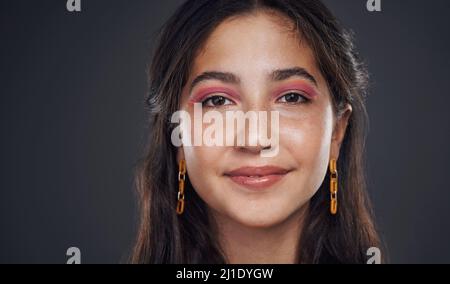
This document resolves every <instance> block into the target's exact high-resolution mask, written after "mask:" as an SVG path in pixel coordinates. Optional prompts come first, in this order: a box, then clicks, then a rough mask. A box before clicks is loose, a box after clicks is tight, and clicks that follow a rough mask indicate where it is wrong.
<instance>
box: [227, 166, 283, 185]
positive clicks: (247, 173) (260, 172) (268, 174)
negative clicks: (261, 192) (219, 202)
mask: <svg viewBox="0 0 450 284" xmlns="http://www.w3.org/2000/svg"><path fill="white" fill-rule="evenodd" d="M287 173H289V170H286V169H283V168H280V167H275V166H265V167H242V168H238V169H236V170H232V171H230V172H227V173H225V176H227V177H229V178H230V179H231V180H232V181H233V182H235V183H237V184H239V185H242V186H245V187H247V188H250V189H264V188H267V187H270V186H271V185H273V184H275V183H276V182H278V181H279V180H281V179H282V178H284V177H285V176H286V174H287Z"/></svg>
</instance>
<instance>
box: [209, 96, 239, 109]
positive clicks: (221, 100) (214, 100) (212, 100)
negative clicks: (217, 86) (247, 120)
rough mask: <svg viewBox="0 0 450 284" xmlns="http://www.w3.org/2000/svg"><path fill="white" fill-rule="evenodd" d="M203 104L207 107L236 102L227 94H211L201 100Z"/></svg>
mask: <svg viewBox="0 0 450 284" xmlns="http://www.w3.org/2000/svg"><path fill="white" fill-rule="evenodd" d="M201 103H202V105H203V106H207V107H219V106H227V105H230V104H234V102H233V101H232V100H230V99H228V98H227V97H225V96H220V95H213V96H209V97H207V98H205V99H203V100H202V101H201Z"/></svg>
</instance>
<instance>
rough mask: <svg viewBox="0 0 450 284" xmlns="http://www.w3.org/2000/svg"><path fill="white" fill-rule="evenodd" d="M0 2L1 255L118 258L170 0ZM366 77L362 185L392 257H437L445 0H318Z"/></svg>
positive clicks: (445, 115) (446, 213)
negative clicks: (351, 44) (149, 79)
mask: <svg viewBox="0 0 450 284" xmlns="http://www.w3.org/2000/svg"><path fill="white" fill-rule="evenodd" d="M162 2H163V1H158V2H156V1H143V0H139V1H137V0H134V1H125V0H121V1H111V0H108V1H106V0H102V1H100V0H89V1H87V0H82V9H83V10H82V12H81V13H69V12H67V11H66V0H42V1H31V0H30V1H25V0H14V1H13V0H2V1H1V4H0V13H1V17H0V30H1V33H0V36H1V37H0V49H1V52H0V56H1V61H0V62H1V65H0V66H1V69H0V70H1V71H0V94H1V102H0V108H1V109H0V116H1V118H0V123H1V126H0V131H1V140H0V141H1V142H0V143H1V147H0V190H1V191H0V230H1V231H0V263H65V261H66V255H65V253H66V249H67V248H68V247H70V246H77V247H79V248H80V249H81V253H82V259H81V261H82V262H83V263H117V262H124V261H125V260H126V259H127V255H128V252H129V249H130V247H131V244H132V241H133V236H134V231H135V222H136V214H135V212H136V206H135V195H134V192H133V187H132V185H133V167H134V164H135V162H136V160H137V159H138V157H139V156H140V153H141V149H142V146H143V144H144V142H145V111H144V105H143V101H144V97H145V92H146V73H145V68H146V65H147V63H148V61H149V59H150V57H149V53H150V48H151V46H152V44H153V39H154V36H155V33H156V31H157V29H158V27H159V26H161V24H162V23H163V22H164V21H165V20H166V19H167V18H168V17H169V15H170V14H171V13H172V12H173V10H174V9H175V7H176V6H178V5H179V4H180V3H181V1H174V0H171V1H167V0H165V1H164V3H162ZM326 3H327V4H329V6H330V8H332V10H333V11H334V12H335V13H336V14H337V16H338V17H339V18H340V19H341V20H342V22H343V23H344V24H345V25H346V26H347V27H349V28H352V29H353V30H354V31H355V33H356V38H357V45H358V46H359V49H360V52H361V54H362V55H363V56H364V58H365V59H366V61H367V62H368V64H369V68H370V71H371V75H372V88H371V95H370V97H369V100H368V109H369V114H370V119H371V124H370V132H369V140H368V174H369V177H368V178H369V190H370V194H371V196H372V198H373V202H374V206H375V211H376V215H377V220H378V223H379V225H380V228H381V232H382V234H383V235H384V237H385V240H386V242H387V245H388V248H389V255H390V259H391V261H392V262H394V263H441V262H446V263H450V228H449V227H450V222H449V220H448V218H450V203H449V201H450V187H449V180H448V179H449V178H450V175H449V172H448V171H449V166H448V165H449V162H450V161H449V157H450V155H449V142H450V141H449V133H450V132H449V119H450V112H449V111H448V109H449V104H450V96H449V95H450V94H449V91H448V84H449V81H450V79H449V76H450V71H449V67H450V64H449V63H450V61H449V59H450V55H449V50H450V42H449V32H448V29H449V27H450V25H449V24H450V20H449V16H448V13H449V11H450V1H447V0H432V1H423V0H422V1H420V0H414V1H413V0H409V1H404V0H382V8H383V11H382V12H381V13H369V12H368V11H367V10H366V0H353V1H351V0H345V1H344V0H327V1H326Z"/></svg>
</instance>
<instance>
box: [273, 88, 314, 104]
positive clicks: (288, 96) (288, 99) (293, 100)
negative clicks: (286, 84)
mask: <svg viewBox="0 0 450 284" xmlns="http://www.w3.org/2000/svg"><path fill="white" fill-rule="evenodd" d="M282 100H284V101H282ZM299 100H300V101H299ZM277 101H282V103H286V104H298V103H307V102H309V99H308V97H307V96H306V95H304V94H301V93H299V92H295V91H290V92H286V93H284V94H283V95H281V96H280V97H278V99H277Z"/></svg>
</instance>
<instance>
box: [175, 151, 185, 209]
mask: <svg viewBox="0 0 450 284" xmlns="http://www.w3.org/2000/svg"><path fill="white" fill-rule="evenodd" d="M185 181H186V161H185V160H183V159H182V160H180V163H179V165H178V202H177V214H178V215H181V214H183V212H184V182H185Z"/></svg>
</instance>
